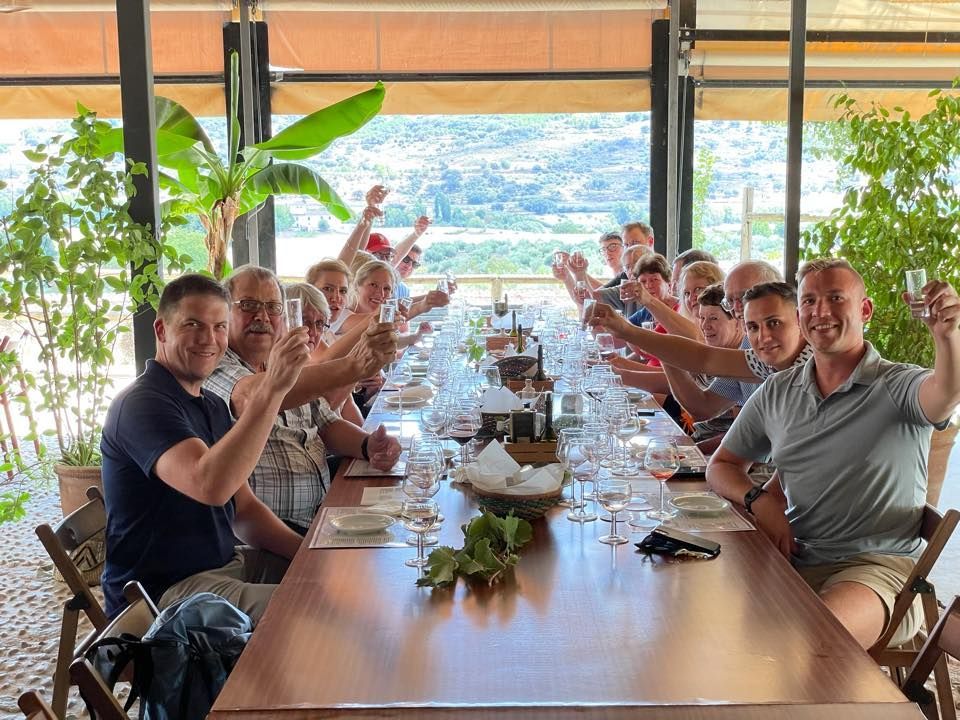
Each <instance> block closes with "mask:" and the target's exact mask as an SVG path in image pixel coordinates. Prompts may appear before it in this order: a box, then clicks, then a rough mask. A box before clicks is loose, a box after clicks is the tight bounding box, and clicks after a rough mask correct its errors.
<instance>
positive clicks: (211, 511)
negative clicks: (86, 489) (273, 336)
mask: <svg viewBox="0 0 960 720" xmlns="http://www.w3.org/2000/svg"><path fill="white" fill-rule="evenodd" d="M250 299H251V300H252V298H250ZM264 299H265V300H267V302H269V303H271V304H270V309H271V310H276V306H275V305H274V304H273V303H274V298H272V297H271V298H264ZM233 307H236V306H233ZM248 307H249V304H248ZM230 308H231V305H230V296H229V294H228V293H227V291H226V289H225V288H224V287H223V286H222V285H221V284H220V283H218V282H216V281H215V280H212V279H211V278H208V277H205V276H203V275H197V274H193V273H187V274H185V275H181V276H180V277H178V278H176V279H175V280H172V281H171V282H169V283H168V284H167V286H166V287H165V288H164V289H163V292H162V293H161V295H160V304H159V307H158V308H157V319H156V321H155V322H154V331H155V333H156V339H157V354H156V358H155V359H153V360H148V361H147V366H146V369H145V370H144V372H143V374H142V375H140V376H139V377H138V378H137V379H136V380H135V381H134V383H133V384H132V385H131V386H129V387H128V388H126V389H124V390H123V391H121V392H120V393H118V394H117V397H116V398H114V400H113V402H112V403H111V404H110V409H109V411H108V412H107V417H106V420H105V421H104V425H103V437H102V440H101V450H102V453H103V488H104V500H105V503H106V508H107V528H106V547H107V556H106V565H105V568H104V575H103V590H104V598H105V601H106V609H107V613H108V614H109V615H110V616H114V615H116V614H117V613H119V612H120V610H122V609H123V607H124V606H125V605H126V601H125V600H124V598H123V586H124V585H125V584H126V583H127V582H129V581H130V580H138V581H140V582H141V583H143V585H144V587H145V588H146V589H147V592H148V593H149V594H150V596H151V597H152V598H154V599H155V600H156V601H157V604H158V605H159V606H160V607H161V608H165V607H167V606H169V605H171V604H172V603H174V602H176V601H177V600H179V599H181V598H183V597H186V596H188V595H191V594H193V593H196V592H201V591H204V590H207V591H212V592H216V593H217V594H219V595H221V596H223V597H225V598H226V599H227V600H229V601H230V602H232V603H233V604H234V605H236V606H237V607H239V608H240V609H241V610H243V611H244V612H246V613H247V614H248V615H250V616H251V617H252V618H253V620H254V621H255V622H256V621H257V620H259V618H260V616H261V615H262V614H263V611H264V609H265V608H266V605H267V602H268V601H269V599H270V596H271V594H272V593H273V590H274V588H275V587H276V583H278V582H280V580H281V578H282V577H283V574H284V572H285V570H286V567H287V563H288V561H289V559H290V558H292V557H293V555H294V554H295V553H296V552H297V550H298V549H299V547H300V541H301V538H300V537H299V536H298V535H297V534H296V533H294V532H292V531H291V530H290V529H289V528H287V527H286V526H284V524H283V523H282V522H281V521H280V520H279V519H278V518H277V517H276V515H274V514H273V513H271V512H270V510H269V509H268V508H267V507H266V506H265V505H264V504H263V503H262V502H261V501H260V500H259V499H258V498H257V497H256V496H255V495H254V494H253V492H252V491H251V490H250V486H249V485H248V484H247V478H248V477H249V476H250V473H251V472H252V471H253V469H254V467H255V466H256V464H257V461H258V458H259V457H260V453H261V451H262V450H263V447H264V443H265V442H266V440H267V437H268V435H269V433H270V430H271V428H272V427H273V418H274V417H275V416H276V414H277V412H278V411H279V409H280V407H281V403H282V401H283V399H284V397H285V396H286V395H287V394H288V393H289V392H290V391H291V390H292V388H293V387H294V385H295V383H296V382H297V378H298V377H299V376H300V373H301V369H302V368H303V366H304V363H305V362H306V360H307V357H308V350H307V345H306V339H307V332H306V330H304V329H302V328H299V329H297V330H295V331H293V332H291V333H288V334H287V335H286V336H285V337H284V338H283V339H282V341H281V342H278V343H276V344H275V345H273V346H272V347H271V350H270V353H269V358H270V369H269V370H268V371H266V372H264V373H263V374H262V376H261V379H260V382H259V383H258V384H257V387H256V388H255V389H253V391H252V392H250V393H249V395H248V396H247V398H246V401H245V406H246V408H247V412H246V413H245V414H244V417H243V418H241V419H239V420H237V422H235V423H234V422H233V419H232V418H231V416H230V412H229V410H228V409H227V406H226V405H225V404H224V402H223V401H222V400H221V399H220V398H219V397H217V396H216V395H214V394H212V393H210V392H207V391H205V390H204V389H203V381H204V380H205V379H206V378H207V377H208V376H209V375H210V374H211V373H212V372H214V371H215V369H216V367H217V365H218V363H219V361H220V359H221V358H222V357H223V354H224V352H225V351H226V348H227V336H228V326H229V320H230ZM236 538H240V539H241V540H242V541H243V543H245V544H243V545H237V542H236Z"/></svg>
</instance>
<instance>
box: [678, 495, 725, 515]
mask: <svg viewBox="0 0 960 720" xmlns="http://www.w3.org/2000/svg"><path fill="white" fill-rule="evenodd" d="M670 505H671V506H672V507H674V508H676V509H677V510H679V511H680V512H685V513H687V514H688V515H718V514H719V513H722V512H723V511H724V510H726V509H727V508H728V507H730V503H728V502H727V501H726V500H724V499H723V498H721V497H715V496H713V495H678V496H677V497H675V498H673V499H672V500H671V501H670Z"/></svg>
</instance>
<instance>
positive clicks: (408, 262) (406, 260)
mask: <svg viewBox="0 0 960 720" xmlns="http://www.w3.org/2000/svg"><path fill="white" fill-rule="evenodd" d="M400 262H402V263H403V264H404V265H413V269H414V270H416V269H417V268H418V267H420V263H419V262H417V261H416V260H414V259H413V258H412V257H410V256H409V255H407V256H406V257H405V258H404V259H403V260H401V261H400Z"/></svg>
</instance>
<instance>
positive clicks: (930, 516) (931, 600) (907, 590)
mask: <svg viewBox="0 0 960 720" xmlns="http://www.w3.org/2000/svg"><path fill="white" fill-rule="evenodd" d="M958 522H960V512H957V511H956V510H947V511H946V512H945V513H944V514H943V515H941V514H940V513H939V512H938V511H937V509H936V508H934V507H933V506H931V505H927V506H926V507H925V508H924V510H923V520H922V522H921V525H920V537H922V538H923V539H924V540H925V541H926V547H925V548H924V550H923V553H922V554H921V555H920V558H919V559H918V560H917V564H916V565H915V566H914V568H913V572H911V573H910V576H909V577H908V578H907V580H906V582H905V583H904V585H903V589H902V590H901V591H900V592H899V593H898V594H897V598H896V601H895V602H894V605H893V611H892V612H891V613H890V622H889V623H888V624H887V628H886V630H884V632H883V634H882V635H881V636H880V638H879V639H878V640H877V642H876V643H875V644H874V646H873V647H872V648H870V655H871V656H872V657H873V659H874V660H876V661H877V663H878V664H879V665H881V666H883V667H887V668H889V669H890V673H891V675H892V676H893V677H894V679H895V680H896V681H897V683H898V684H899V683H901V682H902V681H903V677H904V671H905V670H906V668H909V667H910V666H911V665H912V664H913V663H914V662H915V661H916V659H917V657H918V655H919V654H920V650H919V641H920V640H921V638H920V637H918V638H914V640H913V641H911V642H910V643H908V644H907V645H903V646H900V647H888V645H889V643H890V640H891V638H892V637H893V635H894V633H895V632H896V630H897V628H898V627H899V625H900V622H901V621H902V620H903V618H904V616H906V614H907V611H908V610H909V609H910V606H911V605H912V604H913V601H914V598H916V597H917V595H919V596H920V603H921V605H922V607H923V627H922V628H921V635H926V636H927V637H929V636H930V635H931V634H932V632H933V629H934V627H935V626H936V625H937V622H938V621H939V619H940V607H939V605H938V603H937V594H936V591H935V589H934V587H933V584H932V583H931V582H930V579H929V575H930V572H931V570H933V566H934V564H935V563H936V561H937V558H939V557H940V553H941V552H943V548H944V547H945V546H946V544H947V542H948V541H949V540H950V536H951V535H953V531H954V529H955V528H956V527H957V523H958ZM933 673H934V678H935V680H936V684H937V695H938V697H939V699H940V706H941V710H940V712H941V714H942V717H943V719H944V720H956V719H957V713H956V708H955V707H954V704H953V693H952V692H951V689H950V675H949V673H948V672H947V661H946V658H944V657H943V656H942V655H941V656H940V658H939V660H937V661H936V662H935V664H934V666H933ZM928 674H929V672H928Z"/></svg>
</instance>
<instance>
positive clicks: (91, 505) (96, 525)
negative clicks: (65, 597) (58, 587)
mask: <svg viewBox="0 0 960 720" xmlns="http://www.w3.org/2000/svg"><path fill="white" fill-rule="evenodd" d="M87 499H88V502H87V503H86V504H85V505H83V506H82V507H80V508H78V509H77V510H75V511H74V512H72V513H70V514H69V515H67V517H65V518H64V519H63V520H62V521H61V522H60V523H59V524H58V525H57V526H56V527H55V528H52V527H50V526H49V525H47V524H45V523H44V524H42V525H38V526H37V529H36V533H37V537H38V538H40V542H41V543H43V547H44V548H45V549H46V551H47V554H48V555H49V556H50V559H51V560H53V564H54V565H56V566H57V570H59V571H60V574H61V575H62V576H63V579H64V582H66V583H67V587H69V588H70V592H72V593H73V594H74V598H75V599H76V600H77V601H78V602H77V604H78V606H83V605H85V606H86V607H82V609H83V611H84V613H85V614H86V615H87V617H88V618H89V619H90V622H91V623H93V627H94V628H95V629H97V630H102V629H103V628H105V627H106V626H107V614H106V613H105V612H104V610H103V607H102V606H101V605H100V602H99V601H98V600H97V598H96V597H95V596H94V594H93V593H92V592H90V588H89V586H88V585H87V583H86V582H85V581H84V579H83V574H82V573H81V571H80V569H79V568H78V567H77V564H76V563H75V562H74V561H73V559H72V558H71V557H70V552H71V551H73V550H76V549H77V548H78V547H79V546H80V545H82V544H83V543H84V542H86V541H87V540H89V539H90V538H92V537H93V536H95V535H96V534H97V533H99V532H101V531H103V530H104V529H105V528H106V526H107V513H106V509H105V508H104V504H103V496H102V495H101V494H100V491H99V490H98V489H97V488H95V487H90V488H88V489H87Z"/></svg>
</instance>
